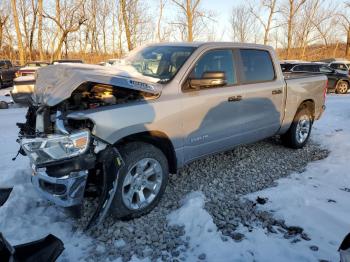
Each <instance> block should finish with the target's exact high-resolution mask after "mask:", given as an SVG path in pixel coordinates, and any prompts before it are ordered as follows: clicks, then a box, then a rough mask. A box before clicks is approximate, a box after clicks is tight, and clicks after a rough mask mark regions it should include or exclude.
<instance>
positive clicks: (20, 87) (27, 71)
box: [10, 59, 83, 104]
mask: <svg viewBox="0 0 350 262" xmlns="http://www.w3.org/2000/svg"><path fill="white" fill-rule="evenodd" d="M62 63H75V64H77V63H78V64H79V63H83V61H82V60H73V59H70V60H68V59H61V60H54V61H53V62H52V63H51V65H57V64H62ZM48 65H50V63H47V62H40V61H39V62H29V63H27V64H26V66H25V67H23V68H20V69H19V70H18V71H17V72H16V75H17V76H18V77H16V78H15V79H14V80H13V88H12V90H11V91H10V93H11V96H12V99H13V101H14V102H15V103H19V104H28V103H29V101H30V100H31V96H32V94H33V91H34V85H35V73H36V71H37V70H38V69H39V68H42V67H44V66H48Z"/></svg>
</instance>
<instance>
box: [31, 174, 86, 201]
mask: <svg viewBox="0 0 350 262" xmlns="http://www.w3.org/2000/svg"><path fill="white" fill-rule="evenodd" d="M87 177H88V171H87V170H81V171H74V172H70V173H68V174H67V175H65V176H63V177H52V176H49V175H48V174H47V172H46V169H45V168H40V169H37V170H33V175H32V183H33V185H34V186H35V188H36V189H37V191H38V192H39V193H40V195H41V196H42V197H44V198H46V199H47V200H49V201H51V202H53V203H55V204H56V205H59V206H62V207H71V206H76V205H80V204H81V203H82V200H83V198H84V191H85V186H86V181H87Z"/></svg>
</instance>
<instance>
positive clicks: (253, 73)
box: [240, 49, 275, 83]
mask: <svg viewBox="0 0 350 262" xmlns="http://www.w3.org/2000/svg"><path fill="white" fill-rule="evenodd" d="M240 55H241V59H242V64H243V76H242V78H243V83H256V82H266V81H272V80H274V79H275V70H274V67H273V64H272V60H271V56H270V53H269V52H268V51H265V50H254V49H241V50H240Z"/></svg>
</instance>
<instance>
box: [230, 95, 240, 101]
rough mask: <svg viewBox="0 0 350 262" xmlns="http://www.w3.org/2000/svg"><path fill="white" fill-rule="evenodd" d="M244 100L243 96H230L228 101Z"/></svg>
mask: <svg viewBox="0 0 350 262" xmlns="http://www.w3.org/2000/svg"><path fill="white" fill-rule="evenodd" d="M241 100H242V96H230V97H229V98H228V99H227V101H229V102H238V101H241Z"/></svg>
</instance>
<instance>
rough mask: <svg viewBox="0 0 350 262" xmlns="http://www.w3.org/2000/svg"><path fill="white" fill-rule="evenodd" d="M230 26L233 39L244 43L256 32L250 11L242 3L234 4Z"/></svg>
mask: <svg viewBox="0 0 350 262" xmlns="http://www.w3.org/2000/svg"><path fill="white" fill-rule="evenodd" d="M231 26H232V33H233V40H234V41H238V42H242V43H246V42H248V41H249V40H250V38H251V37H252V36H253V37H254V36H255V34H256V33H255V32H256V31H255V30H254V18H253V16H252V13H251V12H249V8H248V7H246V6H244V5H240V6H236V7H234V8H233V9H232V13H231Z"/></svg>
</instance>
